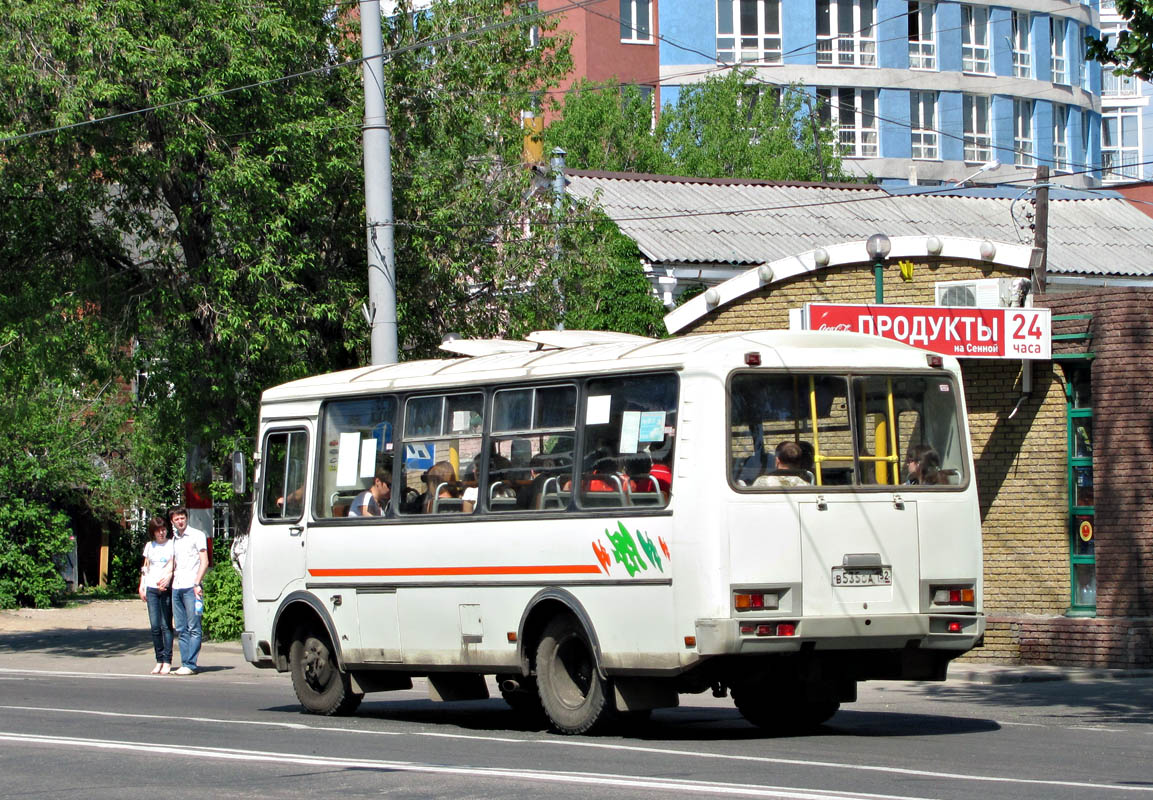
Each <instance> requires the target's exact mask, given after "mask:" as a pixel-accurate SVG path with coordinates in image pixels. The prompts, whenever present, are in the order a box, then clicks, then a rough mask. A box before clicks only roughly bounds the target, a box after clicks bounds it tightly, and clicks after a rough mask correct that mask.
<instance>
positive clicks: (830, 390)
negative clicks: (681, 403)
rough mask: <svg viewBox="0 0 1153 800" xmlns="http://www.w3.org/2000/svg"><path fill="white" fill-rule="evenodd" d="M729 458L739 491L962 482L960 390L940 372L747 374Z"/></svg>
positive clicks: (736, 402) (737, 396) (738, 391)
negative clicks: (958, 410) (959, 418)
mask: <svg viewBox="0 0 1153 800" xmlns="http://www.w3.org/2000/svg"><path fill="white" fill-rule="evenodd" d="M729 416H730V428H729V457H730V464H731V470H732V472H731V478H732V482H733V484H734V485H735V486H737V487H738V488H747V489H766V490H780V489H793V490H804V489H812V488H815V487H818V486H822V487H823V486H885V485H897V484H905V485H910V486H957V485H961V484H963V483H964V482H965V480H966V476H965V460H964V449H963V447H962V441H961V436H960V428H959V425H958V415H957V390H956V386H955V385H954V383H953V381H952V380H951V378H949V377H947V376H942V375H901V374H895V375H888V374H881V375H861V376H849V375H828V374H804V373H801V374H797V373H793V374H788V375H780V374H768V373H762V372H757V373H742V374H738V375H736V376H734V377H733V380H732V390H731V405H730V409H729Z"/></svg>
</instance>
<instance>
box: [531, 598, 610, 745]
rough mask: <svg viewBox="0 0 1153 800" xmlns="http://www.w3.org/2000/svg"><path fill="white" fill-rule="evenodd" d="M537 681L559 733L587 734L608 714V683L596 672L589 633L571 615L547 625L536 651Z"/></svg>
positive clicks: (546, 711) (542, 700)
mask: <svg viewBox="0 0 1153 800" xmlns="http://www.w3.org/2000/svg"><path fill="white" fill-rule="evenodd" d="M536 682H537V689H538V691H539V693H540V702H541V705H542V706H544V711H545V714H547V715H548V719H549V722H550V723H552V727H553V728H554V729H555V730H556V731H557V732H558V733H568V734H576V733H586V732H588V731H589V730H591V729H592V728H593V727H595V726H596V724H597V723H598V722H601V721H602V720H603V719H604V717H606V716H607V712H608V711H609V705H608V704H609V692H608V682H607V681H606V680H605V679H604V678H602V677H601V676H600V674H599V673H598V672H597V665H596V657H595V655H594V654H593V649H592V645H591V644H590V643H589V639H588V635H587V634H586V633H585V631H584V628H582V627H581V625H580V624H579V623H577V621H576V620H574V619H573V618H571V617H556V618H555V619H553V620H552V621H551V622H549V624H548V625H547V626H546V627H545V629H544V634H543V636H542V637H541V640H540V645H539V646H538V647H537V651H536Z"/></svg>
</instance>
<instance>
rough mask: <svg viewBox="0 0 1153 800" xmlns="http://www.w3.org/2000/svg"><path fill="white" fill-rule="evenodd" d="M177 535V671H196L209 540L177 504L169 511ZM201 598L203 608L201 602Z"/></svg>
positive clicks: (174, 589) (174, 616)
mask: <svg viewBox="0 0 1153 800" xmlns="http://www.w3.org/2000/svg"><path fill="white" fill-rule="evenodd" d="M168 519H169V521H170V522H171V523H172V530H173V531H174V532H175V534H176V535H175V536H174V537H173V539H172V546H173V560H174V561H175V563H176V569H175V572H174V573H173V575H172V620H173V625H174V627H175V628H176V635H177V637H178V638H179V639H180V661H181V666H180V669H178V670H176V671H174V672H173V673H172V674H173V675H195V674H196V669H197V667H196V659H197V657H198V656H199V655H200V641H201V638H202V635H203V634H202V632H201V628H200V617H201V614H203V613H204V589H203V588H201V586H200V581H201V580H202V579H203V578H204V573H205V572H207V571H208V540H207V539H206V538H205V536H204V533H203V532H202V531H198V530H196V528H189V527H188V511H187V510H186V509H185V508H184V507H183V506H177V507H176V508H174V509H172V510H171V511H169V512H168ZM197 601H199V606H200V608H199V610H198V609H197V605H198V602H197Z"/></svg>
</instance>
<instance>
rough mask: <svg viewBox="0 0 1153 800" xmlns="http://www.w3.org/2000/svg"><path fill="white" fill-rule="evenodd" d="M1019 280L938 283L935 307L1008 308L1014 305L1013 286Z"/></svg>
mask: <svg viewBox="0 0 1153 800" xmlns="http://www.w3.org/2000/svg"><path fill="white" fill-rule="evenodd" d="M1021 280H1023V279H1022V278H981V279H979V280H972V281H939V282H938V283H937V284H936V298H937V305H938V306H950V307H954V308H956V307H966V308H1008V307H1009V306H1012V305H1014V302H1013V284H1014V283H1017V282H1018V281H1021ZM1018 291H1020V288H1018ZM1018 302H1020V301H1018Z"/></svg>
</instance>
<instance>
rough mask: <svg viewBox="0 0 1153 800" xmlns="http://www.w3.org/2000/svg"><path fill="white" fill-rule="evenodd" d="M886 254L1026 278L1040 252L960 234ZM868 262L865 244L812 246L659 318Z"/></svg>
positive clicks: (685, 319)
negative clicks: (964, 264)
mask: <svg viewBox="0 0 1153 800" xmlns="http://www.w3.org/2000/svg"><path fill="white" fill-rule="evenodd" d="M890 241H891V243H892V250H891V251H890V252H889V256H888V258H887V259H886V260H887V261H888V262H890V263H892V262H895V261H896V260H899V259H921V260H923V259H954V260H965V261H973V262H979V263H983V264H992V265H996V266H999V267H1006V268H1010V269H1019V270H1021V271H1022V272H1023V273H1025V274H1028V273H1029V272H1030V270H1032V269H1033V268H1034V266H1035V265H1037V264H1039V263H1040V259H1041V251H1040V250H1039V249H1038V248H1036V247H1033V246H1031V245H1026V244H1013V243H1010V242H996V241H991V240H989V239H973V238H965V237H960V236H894V237H892V239H891V240H890ZM872 263H873V259H872V258H870V257H869V254H868V252H867V250H866V249H865V240H860V241H856V242H845V243H843V244H835V245H830V246H829V247H818V248H817V249H815V250H809V251H808V252H805V253H798V254H797V255H795V256H789V257H787V258H779V259H777V260H776V261H772V262H770V263H768V264H761V265H760V266H757V267H753V268H752V269H750V270H747V271H746V272H743V273H741V274H740V275H737V276H736V277H734V278H730V279H729V280H727V281H725V282H724V283H721V284H719V285H717V286H714V287H713V288H711V289H709V290H708V291H707V292H704V293H703V294H700V295H697V296H696V297H694V298H693V299H692V300H689V301H688V302H687V303H685V304H684V305H683V306H681V307H680V308H676V309H673V310H672V311H670V312H669V313H668V314H666V315H665V327H666V328H667V329H668V331H669V333H676V332H677V331H680V330H683V329H684V328H686V327H688V326H689V325H691V324H692V323H694V322H696V321H697V320H699V319H701V318H702V317H704V316H705V315H707V314H709V313H711V312H712V311H714V310H716V309H717V308H720V307H721V306H724V305H727V304H729V303H732V302H733V301H734V300H738V299H739V298H741V297H744V296H745V295H749V294H752V293H753V292H757V291H760V290H761V289H763V288H764V287H766V286H771V285H772V284H774V283H780V282H781V281H786V280H789V279H791V278H795V277H796V276H798V275H803V274H805V273H807V272H817V271H818V270H822V269H828V268H829V267H841V266H845V265H847V264H863V265H871V264H872Z"/></svg>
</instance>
